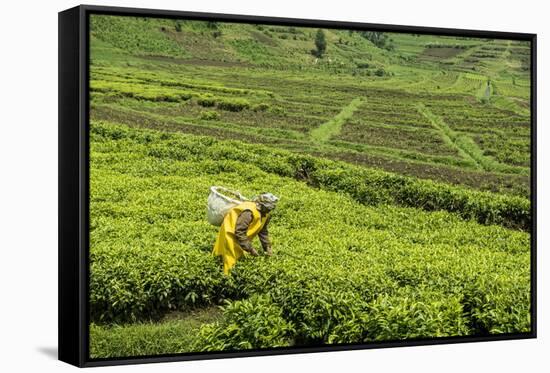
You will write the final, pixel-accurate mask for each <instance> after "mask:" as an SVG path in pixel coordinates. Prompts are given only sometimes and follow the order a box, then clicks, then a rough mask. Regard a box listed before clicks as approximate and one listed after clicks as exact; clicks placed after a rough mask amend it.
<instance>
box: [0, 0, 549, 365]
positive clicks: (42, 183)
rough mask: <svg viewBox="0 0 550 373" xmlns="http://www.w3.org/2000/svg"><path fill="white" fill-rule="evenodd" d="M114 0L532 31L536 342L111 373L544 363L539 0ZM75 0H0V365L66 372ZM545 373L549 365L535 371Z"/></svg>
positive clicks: (544, 153) (543, 85) (544, 75)
mask: <svg viewBox="0 0 550 373" xmlns="http://www.w3.org/2000/svg"><path fill="white" fill-rule="evenodd" d="M90 1H91V2H92V3H93V4H95V5H118V6H130V7H143V8H161V9H174V10H188V11H205V12H218V13H233V14H250V15H266V16H280V17H293V18H312V19H329V20H345V21H358V22H369V23H386V24H398V25H418V26H434V27H452V28H471V29H485V30H498V31H515V32H531V33H537V34H538V55H539V58H538V76H539V78H538V87H539V89H538V110H539V115H538V149H539V152H538V160H539V168H538V170H539V180H538V190H539V197H538V208H539V215H538V217H539V223H538V230H539V235H538V252H539V260H538V266H539V275H538V288H539V289H538V298H539V307H538V314H539V320H538V321H539V338H538V339H537V340H523V341H504V342H489V343H472V344H458V345H439V346H426V347H408V348H392V349H380V350H363V351H352V352H332V353H317V354H307V355H287V356H277V357H255V358H245V359H228V360H212V361H198V362H186V363H182V362H179V363H164V364H153V365H151V364H148V365H140V366H125V367H114V368H109V370H110V371H116V372H129V371H132V372H134V371H138V372H153V371H154V372H168V371H173V372H175V371H180V370H181V369H185V370H186V371H187V372H199V371H200V372H220V371H222V370H223V371H225V372H232V371H239V372H241V373H244V372H257V371H262V372H281V371H289V372H290V371H306V372H307V371H317V372H331V371H346V372H347V371H350V372H353V371H366V370H370V371H382V372H399V371H407V372H425V373H427V372H441V371H445V372H461V373H464V372H482V371H485V372H492V371H497V372H499V373H500V372H522V371H529V372H540V371H544V370H545V366H546V369H548V368H549V367H550V359H549V358H548V354H549V352H548V351H550V343H549V342H548V339H549V337H550V332H549V330H548V329H549V323H548V321H547V320H548V319H546V318H545V316H547V315H548V314H549V311H550V310H549V307H548V301H547V297H545V293H547V292H548V270H550V267H549V264H550V263H549V262H548V258H549V255H548V254H547V253H546V249H547V247H548V245H549V244H550V237H549V235H548V231H547V230H546V229H548V223H547V222H548V219H549V218H550V211H549V208H548V207H549V197H550V193H548V192H547V190H546V187H548V173H547V172H545V171H546V170H547V168H546V162H547V161H549V160H550V151H549V148H546V146H545V145H548V144H549V142H550V138H549V131H548V127H547V125H549V123H548V119H549V118H548V110H547V106H546V105H545V104H546V103H548V100H549V95H550V94H549V92H550V91H549V89H550V81H549V78H550V74H549V72H548V70H547V69H545V67H546V66H548V64H549V63H550V56H549V53H550V52H549V49H550V40H549V38H550V29H549V28H550V26H549V22H548V17H547V16H548V13H547V12H545V9H544V8H545V7H544V4H545V2H544V1H530V0H523V1H520V0H514V1H507V0H500V1H495V0H493V1H480V0H476V1H472V0H455V1H452V2H444V1H441V0H440V1H437V0H432V1H422V0H409V1H407V0H401V1H398V0H384V1H351V0H338V1H327V2H321V1H319V0H316V1H315V0H308V1H305V0H304V1H298V0H271V1H259V0H231V1H223V0H200V1H198V0H196V1H175V0H172V1H170V0H158V1H145V0H119V1H99V0H96V1H94V0H90ZM74 5H78V2H76V1H57V2H48V1H34V2H31V1H17V0H12V1H9V2H3V3H2V10H1V12H0V17H1V18H0V40H1V42H0V51H1V52H0V53H1V54H0V95H1V96H0V175H1V176H0V344H1V345H0V357H1V358H0V370H1V371H3V372H19V371H31V372H32V371H33V370H34V371H40V372H50V371H70V370H73V369H75V368H73V367H71V366H69V365H67V364H64V363H61V362H59V361H57V360H56V356H57V12H58V11H60V10H63V9H66V8H69V7H72V6H74ZM545 371H548V370H545Z"/></svg>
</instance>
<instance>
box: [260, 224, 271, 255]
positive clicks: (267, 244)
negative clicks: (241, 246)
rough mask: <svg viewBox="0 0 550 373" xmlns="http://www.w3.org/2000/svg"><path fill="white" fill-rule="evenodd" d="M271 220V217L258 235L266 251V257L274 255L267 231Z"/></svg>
mask: <svg viewBox="0 0 550 373" xmlns="http://www.w3.org/2000/svg"><path fill="white" fill-rule="evenodd" d="M269 220H271V215H270V216H268V217H267V221H266V222H265V224H264V226H263V228H262V229H261V230H260V232H259V233H258V238H259V239H260V243H261V244H262V248H263V249H264V251H265V253H266V255H271V254H272V253H273V252H272V251H271V241H270V240H269V232H268V230H267V226H268V225H269Z"/></svg>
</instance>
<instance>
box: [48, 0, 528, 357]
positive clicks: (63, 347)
mask: <svg viewBox="0 0 550 373" xmlns="http://www.w3.org/2000/svg"><path fill="white" fill-rule="evenodd" d="M90 14H107V15H126V16H147V17H162V18H183V19H194V20H210V21H230V22H241V23H262V24H273V25H287V26H315V27H328V28H342V29H354V30H370V31H388V32H398V33H399V32H406V33H415V34H437V35H449V36H468V37H481V38H492V39H511V40H524V41H529V42H530V43H531V165H530V166H531V180H530V181H531V185H530V191H531V214H532V224H531V232H530V233H531V325H532V328H531V332H528V333H518V334H499V335H488V336H479V337H478V336H476V337H449V338H433V339H417V340H406V341H388V342H378V343H367V344H346V345H326V346H315V347H299V348H295V347H285V348H272V349H268V350H253V351H234V352H209V353H186V354H169V355H155V356H136V357H125V358H116V359H90V358H89V350H88V338H89V312H88V311H89V305H88V298H89V297H88V295H89V293H88V283H89V260H88V254H89V136H88V135H89V133H88V131H89V118H88V117H89V115H88V114H89V93H88V84H89V83H88V81H89V25H88V22H89V16H90ZM58 21H59V23H58V26H59V35H58V36H59V38H58V47H59V50H58V56H59V70H58V79H59V80H58V82H59V98H58V103H59V108H58V112H59V123H58V125H59V128H58V130H59V149H58V150H59V164H58V167H59V206H58V208H59V247H58V263H59V273H58V279H59V287H58V291H59V299H58V305H59V318H58V322H59V333H58V340H59V360H61V361H64V362H67V363H69V364H72V365H76V366H78V367H93V366H106V365H122V364H135V363H153V362H170V361H185V360H197V359H217V358H231V357H248V356H263V355H282V354H296V353H306V352H324V351H340V350H356V349H371V348H382V347H384V348H387V347H401V346H418V345H434V344H449V343H464V342H481V341H497V340H513V339H526V338H536V336H537V312H536V310H537V296H536V292H537V283H536V279H537V277H536V274H537V268H536V263H537V256H536V251H537V250H536V226H537V210H536V205H537V193H536V180H537V169H536V166H537V159H536V139H537V137H536V120H537V105H536V102H537V99H536V93H537V86H536V83H537V69H536V61H537V46H536V44H537V35H536V34H529V33H511V32H496V31H480V30H461V29H450V28H433V27H420V26H401V25H383V24H369V23H357V22H344V21H328V20H311V19H294V18H276V17H264V16H248V15H234V14H217V13H200V12H184V11H172V10H158V9H137V8H122V7H106V6H91V5H80V6H77V7H74V8H71V9H68V10H64V11H62V12H60V13H59V18H58Z"/></svg>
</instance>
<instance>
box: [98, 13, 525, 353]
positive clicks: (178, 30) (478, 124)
mask: <svg viewBox="0 0 550 373" xmlns="http://www.w3.org/2000/svg"><path fill="white" fill-rule="evenodd" d="M316 31H317V30H316V29H308V28H300V27H283V26H267V25H244V24H241V25H239V24H224V23H217V22H197V21H177V20H160V19H147V20H145V19H141V18H131V17H112V16H92V19H91V32H92V34H91V35H92V36H91V67H90V98H91V102H90V115H91V125H90V180H91V190H90V198H91V202H90V219H91V221H90V224H91V226H90V230H91V231H90V272H91V273H90V307H91V315H90V318H91V322H92V323H91V325H90V353H91V357H93V358H105V357H120V356H135V355H155V354H169V353H182V352H193V351H209V350H235V349H250V348H267V347H277V346H297V345H299V346H306V345H319V344H326V343H361V342H369V341H386V340H400V339H414V338H433V337H443V336H464V335H487V334H500V333H520V332H528V331H529V330H530V286H531V285H530V233H529V227H530V223H531V215H530V201H529V192H530V188H529V185H530V174H529V165H530V112H529V91H530V87H529V73H530V72H529V64H530V61H529V44H528V43H525V42H519V41H507V40H483V39H473V38H451V37H437V36H428V35H412V34H386V35H385V44H384V45H381V43H380V42H379V40H378V39H374V38H373V36H372V35H366V34H361V33H359V32H348V31H345V30H324V32H325V37H326V51H325V52H324V54H323V56H322V57H319V56H318V55H314V53H312V51H311V50H312V49H314V48H315V43H314V39H315V32H316ZM377 44H378V45H377ZM211 185H223V186H226V187H229V188H233V189H236V190H239V191H240V192H241V193H243V194H245V195H249V196H251V195H254V194H257V193H259V192H262V191H270V192H272V193H274V194H276V195H279V196H280V197H281V201H280V203H279V206H278V208H277V210H276V212H275V213H274V215H273V219H272V222H271V224H270V236H271V239H272V241H273V248H274V256H273V257H266V256H260V257H257V258H249V257H245V258H243V259H242V260H240V261H239V262H238V264H237V265H236V267H235V268H234V270H233V272H232V275H231V276H224V275H223V272H222V271H221V264H220V261H219V258H214V257H212V256H211V250H212V246H213V243H214V240H215V237H216V234H217V229H216V227H213V226H211V225H209V224H208V222H207V221H206V218H205V204H206V198H207V196H208V193H209V190H208V188H209V187H210V186H211ZM255 244H256V246H258V245H259V244H258V243H257V242H256V243H255Z"/></svg>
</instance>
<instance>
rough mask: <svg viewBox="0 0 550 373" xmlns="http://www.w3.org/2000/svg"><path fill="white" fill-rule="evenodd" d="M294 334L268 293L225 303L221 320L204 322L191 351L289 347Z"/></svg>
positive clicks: (290, 325) (290, 324)
mask: <svg viewBox="0 0 550 373" xmlns="http://www.w3.org/2000/svg"><path fill="white" fill-rule="evenodd" d="M293 333H294V327H293V325H292V323H289V322H288V321H286V320H285V319H284V318H283V317H282V312H281V309H280V308H279V307H278V306H277V305H276V304H274V303H273V302H272V301H271V300H270V298H269V296H266V295H254V296H252V297H250V298H249V299H246V300H243V301H238V302H228V304H227V305H226V306H225V308H224V318H223V320H222V321H220V322H215V323H212V324H206V325H204V326H203V327H202V328H201V330H200V332H199V335H198V337H197V338H196V339H195V345H194V346H192V348H191V349H192V350H194V351H226V350H243V349H259V348H273V347H282V346H288V345H289V344H290V341H291V338H292V336H293Z"/></svg>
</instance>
